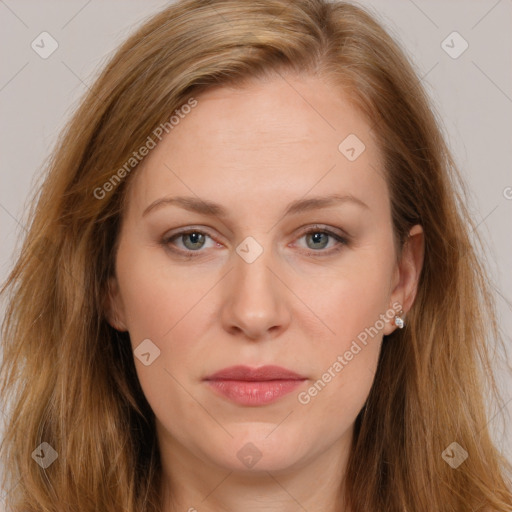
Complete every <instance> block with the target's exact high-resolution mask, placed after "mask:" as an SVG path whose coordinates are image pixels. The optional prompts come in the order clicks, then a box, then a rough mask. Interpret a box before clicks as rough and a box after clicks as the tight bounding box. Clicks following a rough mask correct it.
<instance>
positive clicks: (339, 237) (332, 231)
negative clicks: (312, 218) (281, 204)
mask: <svg viewBox="0 0 512 512" xmlns="http://www.w3.org/2000/svg"><path fill="white" fill-rule="evenodd" d="M336 230H339V231H340V232H339V233H338V232H337V231H336ZM319 232H320V233H325V234H327V235H328V236H330V237H331V238H333V239H334V240H336V242H337V244H336V246H335V247H333V248H331V249H328V250H325V251H324V250H318V251H315V250H309V251H308V250H307V249H303V251H305V254H306V255H308V256H314V257H322V256H328V255H331V254H333V253H335V252H337V251H339V250H340V249H341V248H342V247H343V246H345V245H348V244H349V243H350V242H351V236H350V235H348V234H347V233H346V232H345V231H343V230H340V229H339V228H331V227H330V226H326V225H320V224H313V225H308V226H306V227H304V228H302V229H300V232H299V235H298V236H297V237H296V239H300V238H302V237H304V236H305V235H308V234H310V233H319ZM191 233H199V234H202V235H206V236H208V237H210V239H211V240H213V241H214V242H215V243H217V244H218V243H219V242H217V240H216V239H215V238H214V237H213V236H212V235H211V234H210V233H209V232H208V230H207V229H205V228H204V227H199V226H197V227H195V226H187V227H186V228H183V229H181V230H180V231H176V232H173V233H172V234H170V235H164V237H163V239H162V241H161V244H162V245H164V246H165V247H167V248H168V249H169V250H171V251H172V252H174V253H176V254H178V255H182V256H184V257H188V258H193V257H197V256H202V255H203V254H204V252H205V251H204V250H201V249H199V250H197V251H190V250H189V251H185V250H183V249H177V248H175V247H171V242H172V241H173V240H174V239H176V238H179V237H180V236H183V235H187V234H191Z"/></svg>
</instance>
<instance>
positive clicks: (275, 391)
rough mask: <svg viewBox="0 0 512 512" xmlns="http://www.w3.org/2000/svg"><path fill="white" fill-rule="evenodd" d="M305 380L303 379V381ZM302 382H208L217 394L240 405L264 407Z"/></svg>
mask: <svg viewBox="0 0 512 512" xmlns="http://www.w3.org/2000/svg"><path fill="white" fill-rule="evenodd" d="M304 380H305V379H304ZM304 380H267V381H255V382H249V381H245V380H209V381H207V382H208V384H210V386H212V387H213V389H215V391H217V392H218V393H220V394H221V395H223V396H225V397H226V398H229V399H230V400H232V401H233V402H236V403H237V404H240V405H265V404H270V403H272V402H275V401H276V400H279V398H281V397H282V396H284V395H287V394H288V393H291V392H292V391H293V390H294V389H296V388H298V387H299V386H300V385H301V384H302V383H303V382H304Z"/></svg>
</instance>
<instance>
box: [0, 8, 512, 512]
mask: <svg viewBox="0 0 512 512" xmlns="http://www.w3.org/2000/svg"><path fill="white" fill-rule="evenodd" d="M288 72H292V73H297V74H299V75H301V74H302V75H304V74H310V75H315V76H319V77H321V78H322V79H325V80H328V81H329V83H330V84H332V85H333V86H334V87H337V88H339V90H340V92H341V91H343V92H344V94H347V95H348V96H349V98H350V99H351V101H353V103H354V105H356V106H357V107H358V109H359V110H360V112H361V113H362V114H363V115H365V116H367V118H368V120H369V121H370V122H371V124H372V126H373V131H374V133H375V135H376V138H377V140H378V143H379V145H380V148H381V149H382V152H383V155H384V157H385V175H386V180H387V183H388V188H389V192H390V198H391V206H392V220H393V226H394V233H395V236H396V241H397V246H398V247H401V246H402V244H403V242H404V240H405V237H406V235H407V232H408V229H409V228H410V227H411V226H412V225H414V224H421V225H422V226H423V229H424V233H425V259H424V267H423V270H422V274H421V278H420V282H419V290H418V295H417V298H416V301H415V303H414V305H413V307H412V309H411V311H410V312H409V314H408V318H407V325H406V328H404V329H402V330H397V331H395V332H394V333H393V334H392V335H390V336H388V337H386V338H385V339H384V341H383V345H382V351H381V355H380V360H379V365H378V370H377V374H376V376H375V381H374V385H373V387H372V390H371V392H370V395H369V397H368V401H367V404H366V407H365V408H364V409H363V410H362V411H361V413H360V414H359V416H358V417H357V420H356V429H355V434H354V440H353V446H352V449H351V453H350V458H349V463H348V469H347V479H346V481H345V483H344V484H345V486H346V490H347V500H348V502H347V503H348V504H349V505H350V508H351V511H352V512H369V511H378V512H392V511H393V512H406V511H407V512H427V511H428V512H431V511H436V512H452V511H464V512H466V511H483V510H486V511H491V510H492V511H500V512H505V511H512V496H511V485H510V469H511V468H510V465H509V463H508V462H507V461H506V460H505V459H504V457H503V456H502V455H501V454H500V453H499V451H498V450H497V448H496V447H495V446H494V444H493V441H492V439H491V437H490V433H489V431H488V422H489V419H490V418H489V417H488V412H487V410H486V400H487V393H488V392H492V394H493V396H495V398H496V399H497V400H498V401H499V400H500V397H499V394H498V391H497V387H496V383H495V381H494V377H493V375H492V373H491V372H490V368H491V344H494V343H497V342H498V341H499V340H500V339H501V337H500V336H501V334H500V330H499V327H498V325H497V321H496V313H495V306H494V300H493V294H492V288H491V284H490V283H489V280H488V278H487V277H486V272H485V269H484V267H483V265H482V263H481V262H480V260H479V258H478V257H477V252H476V250H475V248H474V247H473V244H474V243H477V242H478V238H476V234H475V233H476V232H475V231H474V228H475V225H474V223H473V221H472V220H471V218H470V217H469V215H468V211H467V207H466V206H465V204H464V202H465V195H464V186H463V182H462V181H461V179H460V175H459V172H458V170H457V168H456V165H455V163H454V161H453V158H452V156H451V154H450V151H449V149H448V148H447V146H446V144H445V142H444V140H443V136H442V132H441V129H440V123H439V122H438V121H437V119H436V116H435V114H434V113H433V109H432V107H431V106H430V104H429V100H428V97H427V95H426V93H425V92H424V90H423V88H422V86H421V84H420V81H419V79H418V77H417V75H416V73H415V71H414V68H413V66H412V65H411V63H410V62H409V59H408V58H407V57H406V55H405V54H404V52H403V51H402V50H401V49H400V47H399V46H398V45H397V44H396V43H395V42H394V41H393V39H392V38H391V37H390V36H389V35H388V34H387V33H386V31H385V30H384V29H383V28H382V27H381V25H380V23H379V22H378V21H376V18H375V17H374V16H373V15H371V14H370V13H369V12H367V11H366V10H364V9H362V8H361V7H358V6H356V5H353V4H350V3H345V2H329V1H325V0H294V1H292V2H291V1H289V0H251V1H246V0H181V1H179V2H177V3H175V4H172V5H170V6H169V7H168V8H166V9H165V10H163V11H161V12H159V13H158V14H157V15H155V16H154V17H152V18H151V19H149V20H148V21H147V22H145V23H144V24H143V25H142V26H141V27H140V28H139V29H138V30H137V31H136V32H135V33H134V34H133V35H132V36H131V37H130V38H129V39H128V40H127V41H126V42H125V43H124V44H123V45H122V46H121V47H120V48H119V49H118V50H117V52H116V53H115V55H114V56H113V57H112V59H111V60H110V61H109V63H108V65H106V67H105V69H104V70H103V72H102V73H101V75H100V76H99V77H98V78H97V80H96V81H95V83H94V85H93V86H92V87H91V89H90V91H89V92H88V93H87V95H86V96H85V98H84V99H83V101H82V102H81V105H80V106H79V108H78V109H77V111H76V113H75V114H74V116H73V118H72V119H71V121H70V122H69V124H68V126H67V127H66V130H65V131H64V133H63V134H62V136H61V138H60V139H59V141H58V144H57V147H56V149H55V151H54V152H53V154H52V156H51V158H50V160H49V162H48V169H47V174H46V176H45V178H44V182H43V183H42V185H41V187H40V188H39V189H38V190H37V192H36V193H35V195H34V198H33V201H32V208H31V209H30V212H29V214H28V217H29V220H30V225H29V229H28V233H27V235H26V238H25V240H24V243H23V246H22V248H21V251H20V254H19V256H18V259H17V261H16V263H15V266H14V268H13V269H12V272H11V273H10V275H9V277H8V279H7V281H6V282H5V284H4V286H3V288H2V294H3V295H4V296H7V293H8V296H7V297H8V302H7V309H6V316H5V319H4V322H3V326H2V335H3V338H2V349H3V360H2V366H1V368H0V377H1V381H0V384H1V387H0V389H1V395H2V400H3V402H4V407H5V414H6V418H7V423H6V430H5V435H4V439H3V442H2V445H1V452H0V456H1V458H0V462H1V463H2V464H3V466H4V471H5V479H6V481H5V483H4V488H5V489H6V492H7V493H8V494H7V500H8V503H9V507H10V508H9V510H12V511H14V512H36V511H37V512H43V511H44V512H57V511H58V512H64V511H66V512H68V511H69V512H71V511H73V512H75V511H80V512H93V511H94V512H97V511H102V512H119V511H126V512H157V511H159V510H161V506H162V504H161V496H160V495H159V491H160V483H161V465H160V456H159V452H158V445H157V442H156V435H155V423H154V414H153V412H152V410H151V408H150V407H149V404H148V403H147V401H146V400H145V397H144V394H143V392H142V390H141V387H140V385H139V383H138V379H137V376H136V372H135V366H134V362H133V355H132V353H131V352H130V350H129V349H127V347H130V344H129V343H126V338H125V337H126V336H127V335H126V333H119V332H118V331H116V330H114V329H113V328H112V327H110V325H109V324H108V323H107V321H106V318H105V310H104V309H105V308H104V304H105V297H106V292H107V280H108V277H109V276H110V275H112V272H113V269H114V253H115V248H116V242H117V239H118V232H119V221H120V215H121V212H122V211H123V207H124V201H125V198H126V189H127V185H128V183H129V182H130V180H131V177H132V176H133V175H134V173H136V172H137V169H136V166H134V168H133V170H131V171H130V172H127V173H125V174H126V175H123V179H122V180H120V181H119V183H116V186H113V187H107V188H108V189H109V190H108V191H107V193H105V194H104V195H103V193H102V194H101V195H102V196H103V197H100V198H98V197H97V196H98V193H96V194H95V190H96V191H97V190H98V188H100V189H101V190H103V191H105V190H106V189H105V187H104V185H105V183H107V182H108V181H109V180H111V178H112V176H113V175H115V174H116V173H118V172H119V169H121V168H123V166H124V165H125V164H126V162H127V161H128V160H129V158H130V157H131V156H132V154H133V152H134V151H136V150H137V149H138V148H140V147H142V146H143V145H144V144H145V143H146V141H147V139H148V136H149V135H150V134H151V133H153V131H154V130H155V127H158V126H159V125H161V124H162V123H165V122H167V121H168V120H169V117H170V115H172V113H173V112H174V111H175V110H176V109H178V108H180V107H181V106H182V105H184V104H186V103H187V101H189V99H190V98H191V97H196V98H197V97H198V96H199V95H200V93H201V92H202V91H204V90H206V89H208V88H210V87H214V86H222V85H228V84H229V85H243V84H244V83H245V82H247V81H248V80H254V79H259V78H262V77H265V76H277V77H278V76H279V75H281V74H282V73H288ZM471 229H473V235H474V240H472V239H471V238H470V233H471ZM123 341H125V342H124V343H123ZM454 441H456V442H457V443H459V444H460V445H461V446H462V447H463V448H464V449H465V450H466V451H467V452H468V454H469V457H468V458H467V460H466V461H465V462H464V464H462V465H461V466H460V467H458V468H457V469H453V468H452V467H450V465H448V464H447V463H446V462H445V461H444V460H443V458H442V453H443V451H444V450H445V449H446V448H447V447H448V446H449V445H450V444H451V443H452V442H454ZM43 442H47V443H48V444H49V445H50V446H51V447H53V448H54V449H55V450H56V452H57V453H58V458H57V460H56V461H55V462H54V463H53V464H52V465H51V466H49V467H48V468H46V469H43V468H42V467H41V466H40V465H38V464H36V463H35V462H34V460H33V458H32V452H33V451H34V449H35V448H36V447H37V446H39V445H40V444H41V443H43ZM340 484H341V482H340Z"/></svg>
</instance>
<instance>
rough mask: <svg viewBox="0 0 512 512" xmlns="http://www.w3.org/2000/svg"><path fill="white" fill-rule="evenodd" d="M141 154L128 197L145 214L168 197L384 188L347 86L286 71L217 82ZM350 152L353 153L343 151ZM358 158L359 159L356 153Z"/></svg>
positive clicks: (375, 191)
mask: <svg viewBox="0 0 512 512" xmlns="http://www.w3.org/2000/svg"><path fill="white" fill-rule="evenodd" d="M195 99H196V100H197V106H196V107H195V108H193V109H191V110H190V112H189V113H188V114H186V115H183V116H182V118H181V119H180V121H179V123H178V124H177V125H176V126H174V128H173V129H172V130H171V131H170V132H169V133H168V134H167V135H166V136H164V138H163V139H162V141H161V142H159V143H158V144H157V146H156V147H155V148H154V149H153V150H152V151H151V152H150V154H149V155H148V156H147V157H146V158H145V160H144V161H143V163H142V164H141V166H139V169H137V171H136V176H134V179H133V182H132V185H133V186H132V187H131V191H130V195H129V201H130V202H131V203H132V204H133V205H134V206H135V207H136V208H137V209H138V210H141V209H143V208H144V207H145V206H147V204H149V203H150V202H151V201H153V200H154V199H156V198H158V197H161V196H162V195H165V194H173V193H176V194H178V193H179V194H186V195H197V196H198V197H204V198H208V199H212V200H214V201H217V202H220V203H226V201H227V199H228V198H229V200H230V201H231V202H232V204H233V205H234V204H235V203H236V202H237V198H238V203H239V206H241V205H242V204H247V201H253V202H255V201H256V200H257V198H258V197H260V196H264V197H266V198H267V200H269V199H274V200H275V201H280V199H281V198H282V201H280V202H286V201H287V200H293V199H296V198H297V197H301V196H304V195H305V194H307V193H308V191H311V193H313V194H314V195H317V194H321V193H326V192H327V193H332V192H340V193H350V194H354V195H359V196H361V195H362V196H365V197H366V199H367V200H368V201H372V196H375V197H374V198H377V196H378V195H381V196H382V195H383V193H384V195H385V194H386V184H385V182H384V180H383V172H382V159H381V155H380V153H379V149H378V147H377V144H376V142H375V140H374V134H373V133H372V132H371V130H370V126H369V123H368V122H367V120H366V119H365V117H364V116H363V115H362V114H361V113H360V112H359V111H358V110H357V109H356V108H355V106H354V105H353V104H352V103H351V101H350V98H349V97H348V96H347V95H345V94H344V93H343V92H342V90H341V89H337V88H334V87H333V86H332V85H328V84H327V83H325V82H323V81H322V80H321V79H320V78H316V77H300V78H299V77H291V76H286V77H285V76H283V77H277V78H275V79H272V80H265V81H262V80H261V81H254V82H252V83H250V84H248V85H244V86H243V87H237V88H233V87H216V88H214V89H210V90H207V91H206V92H203V93H202V94H200V95H198V96H197V97H195ZM347 151H348V152H347ZM354 156H355V157H356V158H355V159H354Z"/></svg>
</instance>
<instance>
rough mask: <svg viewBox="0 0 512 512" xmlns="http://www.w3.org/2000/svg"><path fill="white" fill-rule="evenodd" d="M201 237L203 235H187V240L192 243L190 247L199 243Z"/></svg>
mask: <svg viewBox="0 0 512 512" xmlns="http://www.w3.org/2000/svg"><path fill="white" fill-rule="evenodd" d="M202 236H203V235H202V234H201V233H189V234H188V235H187V238H189V239H190V240H191V241H192V245H195V244H197V243H198V242H199V241H200V238H201V237H202ZM192 248H197V247H192Z"/></svg>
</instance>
